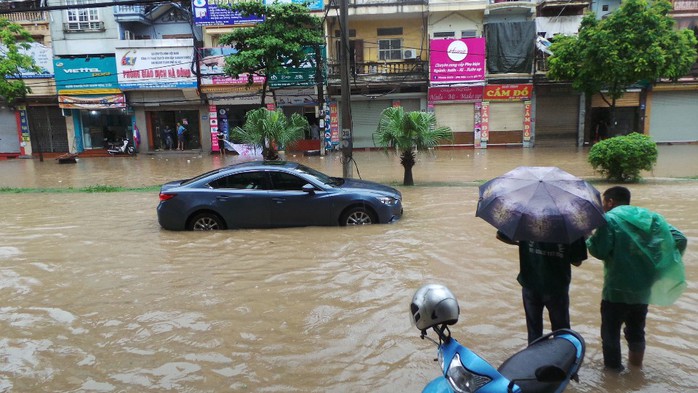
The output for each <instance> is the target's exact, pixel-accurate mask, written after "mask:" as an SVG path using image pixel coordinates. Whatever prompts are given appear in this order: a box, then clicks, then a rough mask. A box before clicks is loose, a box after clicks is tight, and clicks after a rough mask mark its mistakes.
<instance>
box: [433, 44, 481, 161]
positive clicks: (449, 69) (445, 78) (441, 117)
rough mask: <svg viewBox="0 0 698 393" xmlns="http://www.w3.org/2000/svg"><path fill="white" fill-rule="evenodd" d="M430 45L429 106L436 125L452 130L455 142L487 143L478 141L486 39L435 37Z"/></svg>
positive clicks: (462, 143) (478, 145)
mask: <svg viewBox="0 0 698 393" xmlns="http://www.w3.org/2000/svg"><path fill="white" fill-rule="evenodd" d="M429 45H430V48H431V52H430V56H429V71H430V73H429V81H430V87H429V110H433V112H434V114H435V115H436V121H437V124H438V125H440V126H446V127H449V128H450V129H451V131H453V144H454V145H455V146H475V147H486V146H487V144H486V143H485V144H484V145H482V143H481V137H482V124H481V109H482V106H481V103H482V100H483V95H484V84H485V39H484V38H463V39H434V40H431V41H430V44H429ZM485 142H486V140H485Z"/></svg>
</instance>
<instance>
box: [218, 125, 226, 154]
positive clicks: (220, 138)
mask: <svg viewBox="0 0 698 393" xmlns="http://www.w3.org/2000/svg"><path fill="white" fill-rule="evenodd" d="M217 136H218V149H219V152H220V154H221V156H225V133H224V132H223V131H222V130H218V135H217Z"/></svg>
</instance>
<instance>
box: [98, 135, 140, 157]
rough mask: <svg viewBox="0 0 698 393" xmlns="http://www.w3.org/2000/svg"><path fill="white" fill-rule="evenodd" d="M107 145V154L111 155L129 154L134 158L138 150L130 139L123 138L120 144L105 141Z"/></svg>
mask: <svg viewBox="0 0 698 393" xmlns="http://www.w3.org/2000/svg"><path fill="white" fill-rule="evenodd" d="M105 144H106V145H107V153H109V154H110V155H112V156H113V155H116V154H128V155H129V156H132V155H134V154H136V148H135V147H133V145H132V144H131V140H130V139H128V138H122V139H121V141H120V142H109V141H106V140H105Z"/></svg>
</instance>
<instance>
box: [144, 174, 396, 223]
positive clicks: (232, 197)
mask: <svg viewBox="0 0 698 393" xmlns="http://www.w3.org/2000/svg"><path fill="white" fill-rule="evenodd" d="M157 212H158V222H159V223H160V226H162V227H163V228H165V229H169V230H201V231H205V230H215V229H229V228H231V229H232V228H280V227H298V226H335V225H342V226H344V225H365V224H374V223H390V222H393V221H395V220H398V219H399V218H400V217H401V216H402V195H401V194H400V191H398V190H396V189H394V188H392V187H388V186H385V185H382V184H378V183H374V182H370V181H366V180H356V179H345V178H339V177H331V176H328V175H326V174H324V173H322V172H319V171H317V170H315V169H312V168H309V167H307V166H305V165H302V164H299V163H295V162H288V161H254V162H244V163H240V164H235V165H231V166H228V167H224V168H220V169H216V170H213V171H210V172H207V173H204V174H202V175H199V176H197V177H194V178H192V179H188V180H177V181H173V182H169V183H166V184H165V185H163V186H162V188H161V190H160V204H159V205H158V208H157Z"/></svg>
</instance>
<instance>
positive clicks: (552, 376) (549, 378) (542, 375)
mask: <svg viewBox="0 0 698 393" xmlns="http://www.w3.org/2000/svg"><path fill="white" fill-rule="evenodd" d="M566 378H567V373H566V372H565V370H563V369H561V368H560V367H557V366H552V365H549V366H542V367H538V368H537V369H536V380H537V381H539V382H562V381H564V380H565V379H566Z"/></svg>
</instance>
